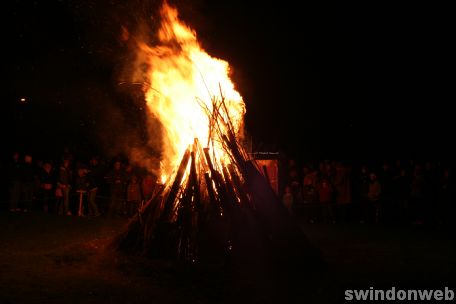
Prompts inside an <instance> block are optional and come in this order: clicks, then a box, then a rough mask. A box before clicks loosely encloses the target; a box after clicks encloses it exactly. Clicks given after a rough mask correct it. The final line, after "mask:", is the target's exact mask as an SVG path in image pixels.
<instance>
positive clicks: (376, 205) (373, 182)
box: [367, 172, 382, 224]
mask: <svg viewBox="0 0 456 304" xmlns="http://www.w3.org/2000/svg"><path fill="white" fill-rule="evenodd" d="M381 194H382V186H381V184H380V182H379V181H378V178H377V174H375V173H373V172H372V173H371V174H370V184H369V191H368V193H367V197H368V199H369V203H370V205H371V207H372V208H371V209H372V210H373V212H374V223H376V224H378V222H379V219H380V207H381V205H380V198H381Z"/></svg>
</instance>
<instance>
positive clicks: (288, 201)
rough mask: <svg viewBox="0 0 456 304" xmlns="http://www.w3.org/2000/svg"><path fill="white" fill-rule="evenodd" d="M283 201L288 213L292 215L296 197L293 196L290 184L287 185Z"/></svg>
mask: <svg viewBox="0 0 456 304" xmlns="http://www.w3.org/2000/svg"><path fill="white" fill-rule="evenodd" d="M282 203H283V205H284V206H285V208H287V211H288V213H289V214H290V215H292V214H293V203H294V198H293V192H292V190H291V187H290V186H286V187H285V193H284V194H283V197H282Z"/></svg>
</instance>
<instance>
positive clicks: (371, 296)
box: [345, 287, 454, 301]
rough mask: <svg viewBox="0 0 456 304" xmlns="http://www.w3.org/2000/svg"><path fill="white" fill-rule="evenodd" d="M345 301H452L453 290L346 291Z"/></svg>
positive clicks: (394, 289)
mask: <svg viewBox="0 0 456 304" xmlns="http://www.w3.org/2000/svg"><path fill="white" fill-rule="evenodd" d="M345 300H347V301H385V300H386V301H396V300H398V301H454V290H452V289H449V288H448V287H445V288H444V289H407V290H404V289H396V287H392V288H390V289H386V290H384V289H374V287H371V288H369V289H347V290H345Z"/></svg>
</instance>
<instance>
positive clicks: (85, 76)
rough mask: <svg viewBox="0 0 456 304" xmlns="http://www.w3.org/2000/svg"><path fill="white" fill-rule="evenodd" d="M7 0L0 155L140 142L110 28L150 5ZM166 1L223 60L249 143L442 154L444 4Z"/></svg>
mask: <svg viewBox="0 0 456 304" xmlns="http://www.w3.org/2000/svg"><path fill="white" fill-rule="evenodd" d="M8 3H9V4H8V5H7V7H6V10H5V11H6V14H5V15H6V18H4V20H3V21H2V22H3V23H4V24H3V26H2V29H3V33H4V34H3V43H2V49H3V54H4V55H3V58H4V66H6V68H5V69H4V70H3V71H4V75H3V78H4V79H5V80H4V81H3V82H2V83H3V86H4V88H3V89H2V100H3V103H2V108H3V109H2V112H1V113H2V122H3V124H4V126H2V128H1V129H2V138H3V144H2V146H3V147H7V148H6V149H4V151H3V152H2V153H3V154H4V153H9V151H10V150H13V149H16V148H19V149H24V150H30V151H36V153H38V154H39V153H41V154H49V153H51V152H55V151H57V150H58V152H55V153H60V150H59V149H61V147H62V146H63V145H69V146H72V147H73V146H74V147H77V146H79V148H81V147H84V148H85V149H89V150H90V149H93V150H96V151H98V152H99V153H104V152H106V149H107V147H110V146H112V145H111V142H112V141H115V140H116V136H117V134H120V133H125V131H128V132H130V131H131V133H132V134H139V135H135V136H133V137H135V138H140V137H141V136H140V134H141V115H142V114H141V113H140V112H138V111H140V110H139V107H140V105H138V103H137V102H135V101H133V100H132V98H131V97H130V96H129V94H128V90H130V91H131V90H133V89H132V88H130V89H128V88H122V87H121V86H119V84H118V82H119V78H118V76H119V71H121V70H122V67H123V66H124V64H125V58H127V57H126V53H127V51H126V50H125V46H123V45H122V43H121V41H120V39H119V37H120V29H121V26H122V25H124V26H128V27H131V28H134V27H135V25H136V24H138V23H139V22H140V20H148V21H149V22H152V23H153V21H150V20H151V19H150V16H154V14H156V10H157V9H158V7H159V1H145V0H142V1H139V0H135V1H117V0H113V1H105V0H101V1H93V0H83V1H55V0H49V1H10V2H8ZM171 3H176V4H177V6H178V8H179V10H180V12H181V15H182V17H183V19H184V20H185V21H186V22H187V23H188V24H190V25H191V26H192V27H193V28H195V29H196V31H197V33H198V37H199V39H200V40H201V42H202V44H203V47H204V48H205V49H206V50H207V51H208V52H209V53H210V54H211V55H214V56H217V57H220V58H223V59H226V60H228V61H229V62H230V63H231V65H232V67H233V73H234V74H233V78H234V81H235V83H236V85H237V86H238V89H239V91H240V92H241V94H242V95H243V97H244V99H245V102H246V105H247V117H246V123H247V129H248V131H249V133H250V134H251V136H252V138H253V141H254V144H255V145H254V146H255V147H256V149H259V150H269V151H277V150H283V151H285V152H287V154H288V155H290V156H293V157H297V158H301V159H315V158H340V159H369V158H373V159H388V158H389V159H399V158H402V159H410V158H422V159H436V160H440V159H442V160H443V159H447V158H449V157H450V156H451V155H452V154H453V153H454V149H453V148H452V147H451V145H452V140H451V139H452V129H453V128H454V127H455V123H454V112H453V111H451V110H450V107H451V103H452V102H454V97H453V98H451V97H450V96H449V94H448V92H449V91H450V90H449V85H450V81H452V80H450V79H451V78H450V75H452V74H453V69H452V68H451V66H452V64H451V63H452V60H449V58H450V56H449V55H450V53H451V48H450V46H451V45H452V40H453V39H452V37H453V36H454V35H451V33H450V32H451V31H450V28H451V27H450V18H449V16H448V14H449V10H448V9H446V8H444V7H424V6H423V7H418V6H404V7H399V6H378V7H377V6H373V5H371V6H365V7H348V6H324V5H314V4H306V3H304V4H302V3H300V5H299V7H298V4H297V2H295V1H290V2H284V1H275V2H268V3H262V2H258V3H254V2H249V3H250V4H248V5H247V4H245V3H243V1H223V2H222V1H218V2H217V3H215V1H214V2H211V1H204V0H197V1H179V2H171ZM154 11H155V12H154ZM21 98H25V99H26V102H25V103H22V102H20V99H21ZM113 121H115V123H113ZM13 133H14V134H13ZM89 147H90V148H89ZM75 149H76V148H75Z"/></svg>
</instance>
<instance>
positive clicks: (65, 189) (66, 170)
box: [56, 158, 72, 215]
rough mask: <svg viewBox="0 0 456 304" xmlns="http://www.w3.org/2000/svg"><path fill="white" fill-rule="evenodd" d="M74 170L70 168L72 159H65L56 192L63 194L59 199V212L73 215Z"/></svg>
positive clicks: (57, 194)
mask: <svg viewBox="0 0 456 304" xmlns="http://www.w3.org/2000/svg"><path fill="white" fill-rule="evenodd" d="M71 179H72V172H71V169H70V160H69V159H67V158H66V159H64V160H63V163H62V165H61V166H60V168H59V174H58V180H57V187H58V189H59V191H57V192H56V196H57V197H59V196H60V195H61V199H59V202H60V203H59V206H58V213H59V214H66V215H71V211H70V189H71Z"/></svg>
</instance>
